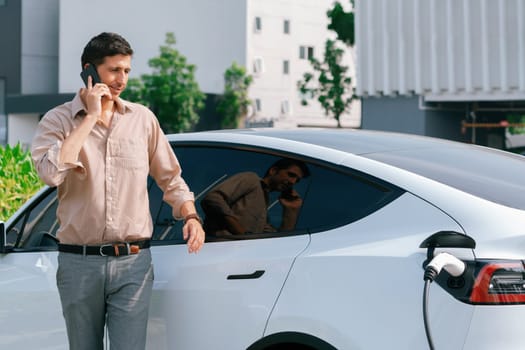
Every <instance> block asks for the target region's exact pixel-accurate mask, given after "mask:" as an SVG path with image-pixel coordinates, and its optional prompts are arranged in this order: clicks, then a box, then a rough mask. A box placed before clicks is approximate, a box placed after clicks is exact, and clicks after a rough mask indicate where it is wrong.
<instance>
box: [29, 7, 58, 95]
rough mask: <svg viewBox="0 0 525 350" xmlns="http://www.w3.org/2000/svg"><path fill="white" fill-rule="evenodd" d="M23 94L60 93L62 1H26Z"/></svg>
mask: <svg viewBox="0 0 525 350" xmlns="http://www.w3.org/2000/svg"><path fill="white" fill-rule="evenodd" d="M20 2H21V3H22V41H21V42H22V55H21V65H22V74H21V87H22V88H21V93H22V94H46V93H47V94H49V93H57V92H58V15H59V14H58V2H59V0H23V1H20Z"/></svg>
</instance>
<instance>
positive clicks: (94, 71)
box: [80, 63, 101, 86]
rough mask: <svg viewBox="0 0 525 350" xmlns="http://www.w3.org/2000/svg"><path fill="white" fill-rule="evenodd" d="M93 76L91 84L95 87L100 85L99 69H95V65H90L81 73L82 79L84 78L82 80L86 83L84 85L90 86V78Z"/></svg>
mask: <svg viewBox="0 0 525 350" xmlns="http://www.w3.org/2000/svg"><path fill="white" fill-rule="evenodd" d="M90 75H91V82H92V84H93V85H95V84H96V83H100V82H101V81H100V77H99V76H98V73H97V69H96V68H95V65H93V64H91V63H90V64H88V66H87V67H86V68H84V69H83V70H82V72H80V77H81V78H82V80H83V81H84V84H86V86H87V84H88V76H90Z"/></svg>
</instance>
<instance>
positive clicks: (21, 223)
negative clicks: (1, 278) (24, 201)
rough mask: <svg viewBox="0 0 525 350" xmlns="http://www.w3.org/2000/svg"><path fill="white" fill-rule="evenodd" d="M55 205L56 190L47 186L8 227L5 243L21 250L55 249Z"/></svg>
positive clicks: (56, 201)
mask: <svg viewBox="0 0 525 350" xmlns="http://www.w3.org/2000/svg"><path fill="white" fill-rule="evenodd" d="M57 205H58V200H57V197H56V190H55V189H54V188H49V189H48V190H47V191H45V192H44V193H42V194H41V196H40V197H38V198H36V200H35V201H34V204H33V205H31V206H29V207H28V208H26V209H25V210H24V212H23V213H22V214H21V215H20V216H19V217H18V218H17V219H16V221H15V222H14V223H13V224H12V225H11V226H10V227H9V228H8V231H7V234H6V245H7V246H8V247H12V248H16V249H23V250H34V249H38V248H45V249H56V247H57V246H56V240H55V239H54V237H56V233H57V230H58V226H59V225H58V220H57V218H56V209H57Z"/></svg>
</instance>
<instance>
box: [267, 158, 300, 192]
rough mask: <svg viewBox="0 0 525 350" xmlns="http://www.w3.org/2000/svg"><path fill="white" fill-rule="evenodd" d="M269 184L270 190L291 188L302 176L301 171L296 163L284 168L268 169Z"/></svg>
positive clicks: (280, 190)
mask: <svg viewBox="0 0 525 350" xmlns="http://www.w3.org/2000/svg"><path fill="white" fill-rule="evenodd" d="M269 174H270V178H269V186H270V189H271V190H272V191H279V192H282V191H285V190H287V189H290V188H292V187H293V186H294V185H295V184H296V183H297V182H299V180H301V179H302V178H303V172H302V171H301V168H299V167H298V166H297V165H292V166H290V167H289V168H286V169H277V168H272V169H270V172H269Z"/></svg>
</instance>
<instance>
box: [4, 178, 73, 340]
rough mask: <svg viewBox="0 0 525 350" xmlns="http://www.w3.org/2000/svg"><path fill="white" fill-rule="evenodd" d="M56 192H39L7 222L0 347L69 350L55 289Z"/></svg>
mask: <svg viewBox="0 0 525 350" xmlns="http://www.w3.org/2000/svg"><path fill="white" fill-rule="evenodd" d="M55 210H56V195H55V191H54V190H53V189H49V188H46V189H44V190H42V191H41V192H40V193H39V194H38V195H37V196H36V197H34V198H33V199H32V200H31V202H29V203H27V204H26V205H24V207H23V208H21V209H20V210H19V211H18V212H17V213H16V214H15V215H14V216H13V220H12V221H8V222H7V223H6V235H5V242H4V243H5V245H4V247H5V248H4V250H5V252H3V253H1V254H0V273H1V276H2V279H1V282H0V285H1V286H0V300H1V303H2V308H1V312H0V324H1V325H2V327H0V348H2V349H67V348H68V345H67V336H66V328H65V323H64V320H63V317H62V309H61V305H60V298H59V295H58V290H57V287H56V279H55V275H56V269H57V259H56V258H57V251H56V241H55V240H54V239H53V236H54V234H55V232H56V229H57V223H56V215H55Z"/></svg>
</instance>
